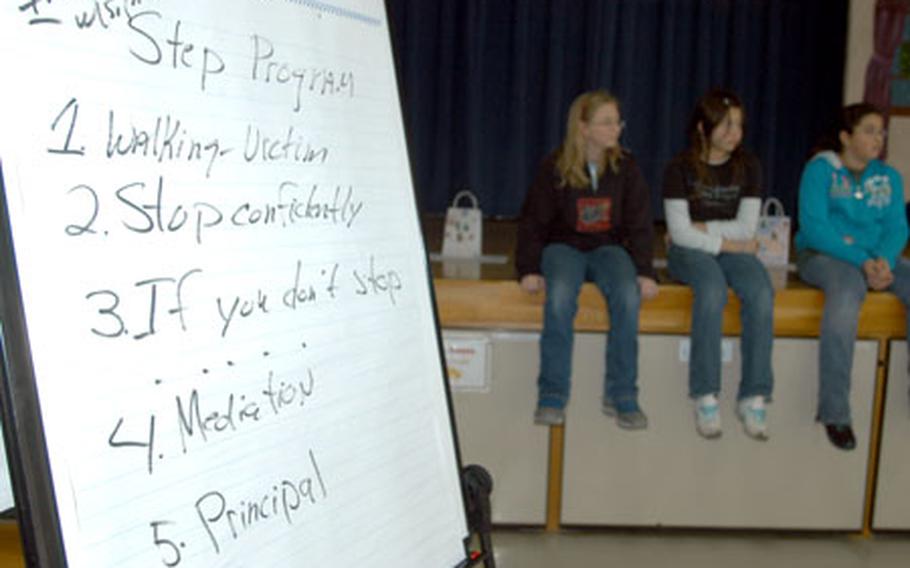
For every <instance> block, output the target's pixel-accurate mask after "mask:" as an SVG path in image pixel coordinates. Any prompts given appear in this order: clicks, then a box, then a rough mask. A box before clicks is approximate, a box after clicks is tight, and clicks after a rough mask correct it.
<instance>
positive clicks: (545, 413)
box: [534, 406, 566, 426]
mask: <svg viewBox="0 0 910 568" xmlns="http://www.w3.org/2000/svg"><path fill="white" fill-rule="evenodd" d="M565 421H566V411H565V410H563V409H562V408H553V407H552V406H538V407H537V410H535V411H534V424H540V425H542V426H559V425H561V424H563V423H565Z"/></svg>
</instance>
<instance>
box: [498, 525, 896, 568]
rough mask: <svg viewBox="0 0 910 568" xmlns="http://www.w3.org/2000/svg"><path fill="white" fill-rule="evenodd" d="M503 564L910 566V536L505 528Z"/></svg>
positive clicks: (513, 567) (531, 567)
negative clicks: (553, 530)
mask: <svg viewBox="0 0 910 568" xmlns="http://www.w3.org/2000/svg"><path fill="white" fill-rule="evenodd" d="M493 548H494V552H495V559H496V566H497V568H576V567H577V568H581V567H584V568H587V567H600V566H605V567H611V568H613V567H617V568H638V567H644V568H651V567H654V568H661V567H664V566H667V567H672V568H696V567H697V568H704V567H709V566H710V567H728V566H729V567H735V568H771V567H774V568H787V567H790V566H793V567H799V568H873V567H874V568H907V567H908V566H910V534H887V535H877V536H874V537H871V538H868V539H866V538H862V537H860V536H858V535H843V534H813V533H809V534H804V533H800V534H792V535H791V534H763V533H758V534H757V533H737V532H707V531H698V532H678V531H599V532H583V531H564V532H561V533H558V534H548V533H544V532H542V531H531V530H528V531H517V530H508V531H505V530H499V531H497V532H495V533H494V535H493Z"/></svg>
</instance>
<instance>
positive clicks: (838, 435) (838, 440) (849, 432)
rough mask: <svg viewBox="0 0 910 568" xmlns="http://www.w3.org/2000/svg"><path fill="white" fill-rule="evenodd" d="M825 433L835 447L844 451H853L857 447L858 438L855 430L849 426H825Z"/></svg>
mask: <svg viewBox="0 0 910 568" xmlns="http://www.w3.org/2000/svg"><path fill="white" fill-rule="evenodd" d="M825 432H827V433H828V439H829V440H831V443H832V444H834V447H836V448H840V449H842V450H852V449H853V448H855V447H856V438H855V437H854V436H853V428H851V427H850V425H849V424H825Z"/></svg>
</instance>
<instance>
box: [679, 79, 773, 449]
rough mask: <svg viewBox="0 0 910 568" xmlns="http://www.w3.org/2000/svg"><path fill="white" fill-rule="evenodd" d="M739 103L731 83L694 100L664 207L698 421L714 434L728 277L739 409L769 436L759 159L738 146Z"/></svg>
mask: <svg viewBox="0 0 910 568" xmlns="http://www.w3.org/2000/svg"><path fill="white" fill-rule="evenodd" d="M744 128H745V112H744V110H743V105H742V102H740V100H739V98H738V97H737V96H736V95H735V94H734V93H732V92H730V91H725V90H719V89H718V90H713V91H710V92H708V93H707V94H706V95H705V96H703V97H702V98H701V99H700V100H699V101H698V103H697V104H696V107H695V111H694V112H693V114H692V119H691V120H690V123H689V130H688V134H689V147H688V148H687V149H686V150H685V151H683V152H682V153H680V154H679V155H677V156H676V157H675V158H673V160H672V161H671V162H670V163H669V164H668V165H667V167H666V169H665V171H664V182H663V195H664V212H665V214H666V220H667V231H668V233H669V238H670V247H669V250H668V253H667V262H668V268H669V270H670V274H671V275H672V276H673V277H674V278H676V279H677V280H680V281H682V282H683V283H685V284H687V285H689V286H691V287H692V291H693V293H694V296H695V298H694V303H693V306H692V333H691V349H690V356H689V396H690V397H691V398H692V400H693V402H694V406H695V426H696V430H697V431H698V433H699V434H701V435H702V436H704V437H705V438H716V437H718V436H720V435H721V433H722V430H721V423H720V413H719V403H718V396H719V394H720V370H721V333H722V325H723V311H724V305H725V304H726V303H727V287H728V286H729V287H732V288H733V291H734V292H735V293H736V295H737V296H738V297H739V299H740V303H741V306H742V308H741V312H740V313H741V317H742V336H741V343H740V350H741V353H742V382H741V383H740V386H739V393H738V396H737V401H738V402H737V407H736V411H737V416H738V417H739V419H740V420H741V421H742V423H743V427H744V430H745V432H746V434H747V435H749V436H750V437H752V438H755V439H757V440H766V439H767V438H768V430H767V419H766V413H765V402H767V401H768V400H770V397H771V390H772V388H773V380H774V379H773V374H772V371H771V345H772V341H773V333H774V329H773V327H774V326H773V316H774V314H773V304H774V292H773V289H772V286H771V280H770V278H769V276H768V272H767V271H766V270H765V267H764V266H763V265H762V264H761V262H760V261H759V260H758V258H757V257H756V256H755V253H756V251H757V243H756V241H755V230H756V228H757V226H758V217H759V212H760V210H761V166H760V164H759V161H758V159H757V158H756V157H755V156H754V155H753V154H751V153H749V152H747V151H746V150H744V149H743V147H742V139H743V132H744Z"/></svg>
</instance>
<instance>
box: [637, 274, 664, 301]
mask: <svg viewBox="0 0 910 568" xmlns="http://www.w3.org/2000/svg"><path fill="white" fill-rule="evenodd" d="M638 289H639V290H640V291H641V299H642V300H653V299H654V298H656V297H657V294H658V293H659V292H660V288H658V286H657V282H655V281H654V279H653V278H648V277H647V276H639V277H638Z"/></svg>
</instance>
